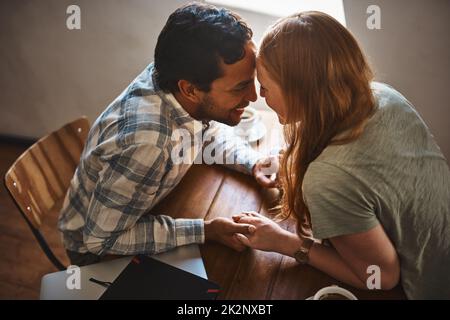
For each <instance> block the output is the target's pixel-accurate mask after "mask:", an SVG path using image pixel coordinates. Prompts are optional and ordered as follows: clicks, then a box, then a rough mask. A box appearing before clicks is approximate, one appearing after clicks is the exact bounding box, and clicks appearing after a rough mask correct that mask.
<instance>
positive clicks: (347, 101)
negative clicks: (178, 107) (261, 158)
mask: <svg viewBox="0 0 450 320" xmlns="http://www.w3.org/2000/svg"><path fill="white" fill-rule="evenodd" d="M257 77H258V81H259V82H260V84H261V92H260V94H261V96H262V97H264V98H265V100H266V103H267V104H268V105H269V106H270V107H271V108H272V109H273V110H274V111H276V112H277V114H278V117H279V120H280V122H281V123H282V124H284V125H285V126H284V129H285V139H286V142H287V145H288V148H287V150H286V151H285V153H284V155H283V159H282V163H281V169H280V170H281V172H280V178H281V185H282V187H283V190H284V195H283V198H282V203H281V204H282V212H283V213H284V216H294V217H295V218H296V219H297V221H298V225H299V228H297V230H298V232H297V233H298V234H293V233H290V232H288V231H286V230H284V229H282V228H281V227H279V226H278V225H277V224H276V223H275V222H273V221H272V220H270V219H267V218H265V217H263V216H261V215H259V214H257V213H243V214H239V215H237V216H234V219H235V221H239V222H242V223H251V224H253V225H254V226H255V227H256V228H255V229H254V230H255V231H254V232H253V233H252V234H251V235H250V236H244V235H242V234H237V235H236V237H238V239H239V240H240V241H241V242H242V243H243V244H245V245H247V246H250V247H253V248H256V249H261V250H266V251H275V252H279V253H282V254H285V255H289V256H292V257H295V258H296V259H297V261H299V262H300V263H308V264H310V265H311V266H313V267H316V268H318V269H320V270H322V271H323V272H325V273H327V274H329V275H330V276H332V277H334V278H336V279H338V280H340V281H342V282H344V283H347V284H349V285H352V286H354V287H357V288H362V289H368V288H369V289H371V288H373V287H371V286H375V287H377V281H376V280H374V279H372V278H371V279H370V281H367V280H368V277H369V276H371V274H372V272H374V271H370V270H379V271H380V275H381V277H380V279H379V280H380V283H379V285H380V288H381V289H386V290H387V289H391V288H393V287H395V286H396V285H397V284H398V283H399V281H401V284H402V286H403V289H404V291H405V293H406V295H407V297H408V298H410V299H421V298H450V172H449V168H448V165H447V163H446V160H445V158H444V156H443V155H442V153H441V151H440V150H439V147H438V146H437V145H436V143H435V141H434V139H433V137H432V135H431V134H430V132H429V130H428V128H427V127H426V125H425V124H424V122H423V121H422V119H421V118H420V116H419V115H418V114H417V112H416V111H415V110H414V109H413V107H412V106H411V104H410V103H409V102H408V101H407V100H406V99H405V98H404V97H403V96H402V95H401V94H400V93H398V92H397V91H395V90H394V89H393V88H391V87H389V86H387V85H385V84H381V83H376V82H371V81H372V72H371V70H370V68H369V66H368V64H367V62H366V59H365V57H364V55H363V53H362V51H361V49H360V48H359V46H358V44H357V42H356V40H355V39H354V38H353V36H352V35H351V34H350V32H349V31H348V30H346V29H345V28H344V27H343V26H342V25H341V24H339V23H338V22H337V21H336V20H335V19H333V18H332V17H330V16H328V15H326V14H324V13H320V12H303V13H300V14H296V15H293V16H290V17H287V18H284V19H281V20H280V21H278V22H277V23H276V24H275V25H273V26H272V27H271V28H270V29H269V30H268V31H267V32H266V34H265V36H264V38H263V40H262V43H261V46H260V49H259V52H258V57H257ZM308 224H309V225H310V226H311V230H312V234H313V237H314V239H316V240H314V241H312V240H311V239H309V238H308V237H307V229H305V226H307V225H308ZM319 239H320V240H325V239H326V240H329V241H325V242H322V241H318V240H319ZM324 243H331V245H325V244H324ZM369 266H376V267H370V268H369ZM377 267H379V269H377ZM368 270H369V271H370V274H368ZM368 282H371V283H369V287H368Z"/></svg>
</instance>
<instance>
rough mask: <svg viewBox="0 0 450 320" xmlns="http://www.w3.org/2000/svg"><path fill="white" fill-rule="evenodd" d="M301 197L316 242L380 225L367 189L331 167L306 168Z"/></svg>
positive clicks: (313, 165) (344, 173)
mask: <svg viewBox="0 0 450 320" xmlns="http://www.w3.org/2000/svg"><path fill="white" fill-rule="evenodd" d="M303 196H304V200H305V203H306V205H307V207H308V209H309V212H310V215H311V224H312V231H313V236H314V237H315V238H317V239H328V238H333V237H337V236H341V235H347V234H354V233H360V232H365V231H368V230H370V229H372V228H374V227H375V226H377V225H378V224H379V221H378V219H377V217H376V214H375V212H376V209H375V208H376V205H375V201H374V197H373V194H372V192H371V191H370V189H369V188H368V187H367V186H366V185H365V184H363V183H362V182H361V181H359V180H358V179H357V178H355V177H354V176H353V175H352V174H350V173H348V172H346V171H344V170H343V169H341V168H339V167H337V166H334V165H332V164H328V163H324V162H312V163H311V164H310V165H309V167H308V169H307V171H306V174H305V178H304V180H303Z"/></svg>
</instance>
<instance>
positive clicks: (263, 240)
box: [233, 212, 292, 253]
mask: <svg viewBox="0 0 450 320" xmlns="http://www.w3.org/2000/svg"><path fill="white" fill-rule="evenodd" d="M233 220H234V222H237V223H245V224H249V225H253V226H255V229H254V230H252V232H250V233H248V234H246V235H244V234H241V233H236V234H235V235H234V236H235V237H236V239H238V240H239V241H240V242H241V243H242V244H244V245H246V246H248V247H251V248H254V249H259V250H264V251H275V252H280V253H283V252H284V251H285V248H284V247H283V245H284V244H285V243H286V240H287V239H289V238H290V237H291V236H292V234H291V233H290V232H289V231H287V230H284V229H283V228H281V227H280V226H279V225H278V224H277V223H276V222H274V221H273V220H271V219H269V218H266V217H264V216H263V215H260V214H259V213H256V212H244V213H241V214H238V215H235V216H233Z"/></svg>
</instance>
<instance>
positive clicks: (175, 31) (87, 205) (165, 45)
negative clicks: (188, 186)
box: [58, 3, 273, 265]
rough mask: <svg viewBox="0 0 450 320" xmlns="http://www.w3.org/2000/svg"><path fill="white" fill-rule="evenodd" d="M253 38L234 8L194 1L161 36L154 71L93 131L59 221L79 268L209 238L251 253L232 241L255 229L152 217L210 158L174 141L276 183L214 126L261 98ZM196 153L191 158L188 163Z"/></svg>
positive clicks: (232, 121) (241, 145)
mask: <svg viewBox="0 0 450 320" xmlns="http://www.w3.org/2000/svg"><path fill="white" fill-rule="evenodd" d="M251 37H252V31H251V29H250V28H248V27H247V25H246V24H245V23H244V22H243V21H242V20H241V19H240V18H239V17H238V16H236V15H235V14H233V13H231V12H230V11H228V10H225V9H220V10H219V9H217V8H215V7H213V6H209V5H205V4H198V3H194V4H190V5H187V6H184V7H182V8H179V9H177V10H176V11H175V12H174V13H172V14H171V15H170V17H169V19H168V21H167V23H166V25H165V27H164V28H163V30H162V31H161V34H160V35H159V37H158V42H157V45H156V48H155V62H154V64H150V65H149V66H148V67H147V68H146V69H145V70H144V71H143V72H142V73H141V74H140V75H139V76H138V77H137V78H136V79H135V80H134V81H133V82H132V83H131V84H130V85H129V86H128V88H127V89H125V90H124V91H123V93H122V94H121V95H120V96H119V97H118V98H117V99H116V100H115V101H114V102H113V103H112V104H111V105H110V106H108V108H107V109H106V110H105V111H104V112H103V113H102V114H101V116H100V117H99V118H98V119H97V120H96V121H95V123H94V124H93V126H92V128H91V131H90V133H89V137H88V139H87V143H86V147H85V149H84V151H83V154H82V156H81V160H80V164H79V166H78V168H77V170H76V172H75V175H74V177H73V179H72V182H71V185H70V188H69V190H68V192H67V195H66V199H65V201H64V204H63V208H62V211H61V215H60V219H59V223H58V227H59V229H60V230H61V231H62V233H63V240H64V245H65V247H66V250H67V253H68V255H69V258H70V259H71V262H72V264H76V265H86V264H90V263H94V262H98V261H100V259H101V257H102V256H104V255H109V254H112V255H134V254H153V253H158V252H163V251H166V250H169V249H172V248H174V247H177V246H181V245H186V244H190V243H203V242H204V241H205V240H214V241H219V242H221V243H224V244H226V245H228V246H231V247H232V248H234V249H236V250H242V249H243V248H244V247H243V245H242V244H241V243H240V242H239V241H238V240H237V239H236V238H235V237H233V235H234V234H235V233H244V234H246V233H248V231H249V227H250V226H249V225H245V224H244V225H239V224H237V223H234V222H233V221H232V220H231V219H226V218H216V219H213V220H211V221H203V220H202V219H173V218H171V217H168V216H165V215H152V214H149V211H150V209H151V208H153V207H154V206H155V205H156V204H157V203H158V202H159V201H161V199H163V198H164V197H165V196H166V195H167V194H168V193H169V192H170V191H171V190H172V189H173V188H174V187H175V186H176V185H177V184H178V183H179V181H180V180H181V178H182V177H183V176H184V174H185V173H186V172H187V170H188V169H189V167H190V165H192V163H193V161H194V159H197V157H198V155H199V153H200V156H201V151H202V150H201V148H200V151H199V150H197V151H196V149H193V148H190V146H191V144H190V143H189V144H188V147H186V144H185V143H184V144H183V142H182V141H180V139H174V136H176V135H175V133H177V132H180V131H183V132H186V131H187V132H188V133H189V135H190V136H191V137H194V139H195V138H196V137H199V136H200V137H201V138H203V139H202V141H206V142H205V144H204V145H203V147H205V146H206V145H207V144H208V143H209V146H211V145H212V146H214V148H213V149H215V152H216V153H217V152H219V153H221V152H222V153H224V154H226V158H227V159H228V160H229V159H231V160H233V161H231V162H233V164H230V165H229V166H230V167H232V168H233V169H236V170H239V171H242V172H246V173H248V174H252V173H253V174H254V175H255V177H257V180H258V181H259V182H260V183H261V184H263V185H265V186H270V185H273V182H272V181H269V180H268V178H266V177H265V176H264V174H263V162H261V161H260V162H258V163H257V161H258V159H261V155H260V154H258V153H257V152H255V151H253V150H252V149H251V148H250V147H249V146H248V144H246V143H245V142H244V141H242V140H240V139H236V138H234V139H232V140H231V141H230V139H228V140H226V139H225V138H224V137H225V136H227V134H226V131H227V130H226V127H225V126H222V125H219V124H218V123H217V122H214V121H211V122H209V120H216V121H219V122H221V123H225V124H227V125H231V126H234V125H236V124H238V123H239V121H240V116H241V114H242V113H243V111H244V108H245V107H246V106H247V105H248V104H249V102H250V101H255V100H256V98H257V96H256V92H255V84H254V77H255V46H254V44H253V42H252V41H251ZM205 137H207V138H206V139H205ZM180 146H181V148H180ZM174 150H177V151H178V150H182V152H181V153H183V154H184V156H183V161H176V160H179V159H176V158H177V156H178V152H174ZM192 152H194V153H196V154H194V157H192V158H191V159H190V160H189V158H186V155H187V154H192ZM219 155H220V154H219ZM186 159H188V160H189V161H186ZM214 159H217V154H215V155H214ZM228 162H230V161H228ZM250 228H251V227H250Z"/></svg>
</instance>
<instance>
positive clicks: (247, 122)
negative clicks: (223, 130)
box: [236, 107, 258, 135]
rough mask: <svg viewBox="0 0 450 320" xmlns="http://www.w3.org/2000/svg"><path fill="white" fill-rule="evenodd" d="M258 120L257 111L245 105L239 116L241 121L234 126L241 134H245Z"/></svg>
mask: <svg viewBox="0 0 450 320" xmlns="http://www.w3.org/2000/svg"><path fill="white" fill-rule="evenodd" d="M257 121H258V112H257V111H256V109H255V108H252V107H247V108H245V110H244V112H243V113H242V116H241V122H239V124H238V125H237V126H236V130H237V131H238V133H239V134H241V135H246V134H247V133H248V131H249V130H250V129H251V128H253V126H254V125H255V124H256V123H257Z"/></svg>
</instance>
